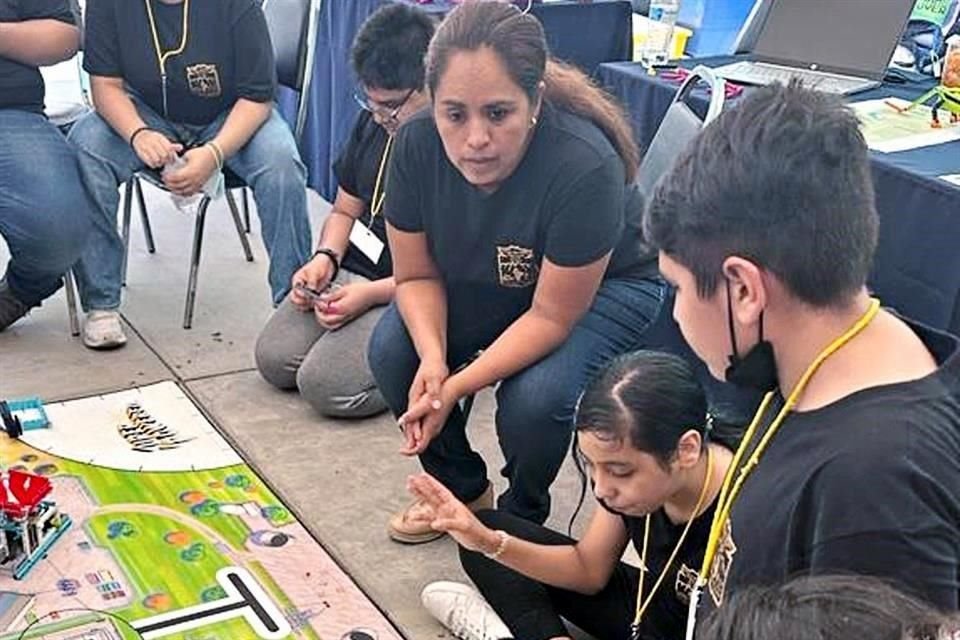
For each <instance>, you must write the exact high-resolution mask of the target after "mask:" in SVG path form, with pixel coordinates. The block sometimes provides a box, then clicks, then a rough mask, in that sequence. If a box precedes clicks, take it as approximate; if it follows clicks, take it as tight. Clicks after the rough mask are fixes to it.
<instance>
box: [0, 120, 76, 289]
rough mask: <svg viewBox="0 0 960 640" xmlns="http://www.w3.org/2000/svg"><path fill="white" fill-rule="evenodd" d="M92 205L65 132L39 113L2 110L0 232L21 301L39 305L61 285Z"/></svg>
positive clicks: (8, 275)
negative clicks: (8, 249)
mask: <svg viewBox="0 0 960 640" xmlns="http://www.w3.org/2000/svg"><path fill="white" fill-rule="evenodd" d="M92 208H93V205H92V203H91V202H90V201H89V199H88V198H87V195H86V192H85V191H84V189H83V185H82V183H81V181H80V174H79V171H78V168H77V158H76V154H75V153H74V150H73V149H72V148H70V145H68V144H67V141H66V139H64V137H63V134H61V133H60V131H59V130H57V128H56V127H55V126H53V125H52V124H50V123H49V122H47V119H46V118H44V117H43V116H41V115H39V114H35V113H29V112H27V111H21V110H19V109H0V234H2V235H3V237H4V239H6V241H7V246H8V247H9V248H10V255H11V260H10V263H9V264H8V265H7V272H6V279H7V285H8V286H9V287H10V291H11V292H12V293H13V295H14V296H15V297H16V298H17V299H18V300H19V301H20V302H22V303H23V304H25V305H28V306H31V307H33V306H37V305H39V304H40V302H41V301H43V300H44V299H46V298H48V297H49V296H50V295H52V294H53V293H54V292H55V291H56V290H57V289H59V288H60V284H61V278H62V277H63V274H64V273H66V272H67V270H69V269H70V266H71V265H72V264H73V263H74V262H75V261H76V259H77V258H78V257H79V255H80V252H81V251H82V250H83V246H84V240H85V239H86V238H87V236H88V232H89V230H90V226H91V225H90V219H91V211H92Z"/></svg>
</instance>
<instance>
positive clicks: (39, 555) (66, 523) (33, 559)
mask: <svg viewBox="0 0 960 640" xmlns="http://www.w3.org/2000/svg"><path fill="white" fill-rule="evenodd" d="M72 524H73V520H71V519H70V516H68V515H66V514H64V513H61V514H60V526H58V527H57V530H56V531H54V532H53V533H51V534H50V535H49V536H47V539H46V540H44V541H43V544H41V545H40V546H39V547H37V548H36V549H35V550H34V552H33V553H31V554H30V555H29V556H28V557H26V558H24V559H23V560H21V561H20V564H18V565H17V568H16V569H14V570H13V578H14V580H23V579H24V578H25V577H27V574H28V573H30V570H31V569H33V568H34V567H35V566H36V564H37V563H38V562H40V561H41V560H42V559H43V557H44V556H45V555H47V552H48V551H49V550H50V547H52V546H53V544H54V543H55V542H56V541H57V540H59V539H60V538H61V537H62V536H63V534H64V533H66V532H67V529H69V528H70V525H72Z"/></svg>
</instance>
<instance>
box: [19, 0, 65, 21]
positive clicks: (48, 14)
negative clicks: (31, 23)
mask: <svg viewBox="0 0 960 640" xmlns="http://www.w3.org/2000/svg"><path fill="white" fill-rule="evenodd" d="M17 16H18V17H19V18H20V19H21V20H43V19H52V20H59V21H60V22H66V23H67V24H76V23H77V21H76V20H75V19H74V17H73V12H72V11H71V10H70V5H69V4H68V3H67V0H20V4H19V9H18V12H17Z"/></svg>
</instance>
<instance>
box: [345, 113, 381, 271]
mask: <svg viewBox="0 0 960 640" xmlns="http://www.w3.org/2000/svg"><path fill="white" fill-rule="evenodd" d="M387 138H388V136H387V132H386V131H385V130H384V128H383V127H381V126H380V125H378V124H377V123H376V121H375V120H374V119H373V114H371V113H370V112H369V111H361V112H360V116H359V117H358V118H357V121H356V123H355V124H354V125H353V131H351V133H350V139H349V140H347V144H346V146H345V147H344V148H343V151H341V152H340V157H339V158H337V160H336V162H334V163H333V173H334V174H335V175H336V176H337V184H338V185H339V188H341V189H343V190H344V191H346V192H347V193H349V194H350V195H352V196H353V197H355V198H359V199H360V200H363V204H364V211H363V215H362V216H361V217H360V218H359V219H358V220H357V222H355V223H354V224H362V225H363V226H365V227H368V228H370V229H371V230H372V231H373V233H374V234H376V236H377V237H378V238H380V239H381V240H382V241H383V242H384V244H385V245H386V242H387V229H386V223H385V222H384V221H383V211H380V212H379V213H380V215H378V216H376V217H375V218H374V219H373V226H371V225H370V203H371V202H372V201H373V190H374V187H375V186H376V183H377V173H378V172H379V170H380V162H381V160H382V159H383V151H384V148H385V147H386V145H387ZM389 161H390V159H389V158H388V159H387V162H389ZM386 181H387V175H386V173H384V175H383V179H382V181H381V182H382V184H381V185H380V190H381V192H382V193H386ZM378 197H379V195H378ZM340 266H341V267H342V268H344V269H346V270H348V271H351V272H353V273H356V274H359V275H361V276H363V277H365V278H369V279H370V280H379V279H380V278H388V277H390V276H391V275H392V274H393V263H392V262H391V260H390V248H389V247H387V246H384V248H383V253H382V254H381V255H380V260H379V262H377V264H373V262H372V261H371V260H370V259H369V258H368V257H367V256H366V255H364V254H363V252H362V251H359V250H357V249H356V248H355V247H353V245H351V246H350V247H349V248H348V249H347V253H346V255H344V256H343V261H342V263H341V265H340Z"/></svg>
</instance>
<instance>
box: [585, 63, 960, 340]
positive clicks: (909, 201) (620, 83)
mask: <svg viewBox="0 0 960 640" xmlns="http://www.w3.org/2000/svg"><path fill="white" fill-rule="evenodd" d="M729 59H730V58H705V59H703V60H691V61H685V62H684V66H693V65H695V64H697V63H704V64H707V66H716V65H718V64H721V63H723V62H725V61H728V60H729ZM597 77H598V79H599V80H600V82H601V83H602V84H604V85H605V86H606V87H607V88H608V89H609V90H610V91H611V92H612V93H613V94H614V95H616V96H617V97H618V98H619V99H620V100H622V101H623V102H624V104H625V105H626V106H627V109H628V111H629V113H630V117H631V120H632V123H633V126H634V130H635V133H636V136H637V140H638V142H639V143H640V144H641V145H642V146H646V145H648V144H649V143H650V140H651V139H652V138H653V134H654V133H655V132H656V129H657V127H658V126H659V124H660V120H661V119H662V118H663V115H664V114H665V113H666V110H667V108H668V107H669V105H670V101H671V100H672V98H673V96H674V94H675V93H676V90H677V83H675V82H671V81H668V80H664V79H662V78H660V77H651V76H650V75H648V74H647V72H646V70H645V69H643V68H642V67H641V66H640V65H638V64H635V63H612V64H602V65H600V67H599V69H598V71H597ZM930 86H932V81H930V82H928V83H922V82H921V83H909V84H890V83H887V84H884V86H882V87H880V88H878V89H874V90H872V91H869V92H865V93H861V94H857V95H855V96H852V97H851V98H850V99H851V100H855V101H861V100H871V99H876V98H881V97H888V96H891V95H892V96H897V97H902V98H906V99H913V98H915V97H917V96H919V95H920V94H921V93H922V92H923V91H925V90H926V89H928V88H929V87H930ZM690 103H691V104H692V105H694V106H695V107H696V106H699V107H700V108H702V109H705V107H706V104H707V96H706V94H705V93H704V92H695V93H694V95H693V96H692V98H691V100H690ZM871 158H872V164H873V175H874V184H875V188H876V194H877V210H878V211H879V213H880V221H881V224H880V242H879V247H878V250H877V255H876V260H875V263H874V268H873V273H872V274H871V278H870V286H871V288H872V289H873V290H874V291H875V292H876V294H877V295H878V296H879V297H880V299H881V301H882V302H883V304H885V305H887V306H891V307H894V308H896V309H897V310H898V311H900V312H902V313H904V314H906V315H909V316H910V317H912V318H915V319H917V320H920V321H921V322H925V323H927V324H930V325H932V326H934V327H938V328H945V329H950V330H951V331H953V332H954V333H960V246H958V245H960V187H957V186H955V185H952V184H950V183H948V182H946V181H944V180H941V179H939V178H938V176H940V175H943V174H947V173H960V142H952V143H948V144H942V145H936V146H931V147H924V148H921V149H914V150H911V151H904V152H900V153H889V154H883V153H872V154H871Z"/></svg>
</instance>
